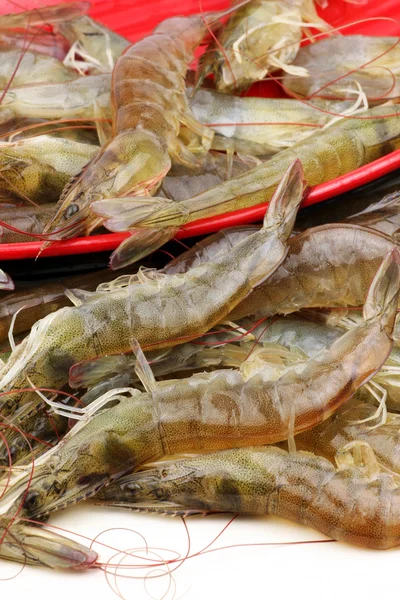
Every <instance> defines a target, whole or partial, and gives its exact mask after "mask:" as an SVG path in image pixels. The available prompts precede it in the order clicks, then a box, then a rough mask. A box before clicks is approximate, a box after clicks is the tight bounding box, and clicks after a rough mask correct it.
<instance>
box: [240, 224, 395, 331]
mask: <svg viewBox="0 0 400 600" xmlns="http://www.w3.org/2000/svg"><path fill="white" fill-rule="evenodd" d="M395 246H396V244H395V242H394V240H393V239H392V238H390V237H389V236H385V235H384V234H383V233H380V232H378V231H373V230H372V229H368V228H364V227H360V226H359V225H347V224H344V223H343V224H340V223H339V224H332V225H321V226H320V227H314V228H312V229H308V230H306V231H304V232H303V233H301V234H299V235H296V236H294V237H293V238H291V239H290V240H289V254H288V256H287V258H286V260H285V262H284V264H283V265H282V266H281V267H280V268H279V269H277V271H276V273H275V274H274V275H273V276H272V277H271V279H270V281H269V282H268V286H267V285H265V286H261V287H260V289H259V290H254V292H253V293H252V294H251V295H250V296H249V297H248V298H247V299H246V302H243V303H242V304H240V305H238V306H237V307H236V308H235V309H234V310H233V311H232V313H231V314H230V315H229V319H231V320H236V319H240V318H242V317H244V316H248V315H254V316H255V318H261V317H263V316H271V315H273V314H276V313H281V314H288V313H291V312H295V311H296V310H300V309H301V308H309V307H336V306H346V307H347V306H357V307H358V306H360V305H361V304H362V299H363V297H365V293H366V290H367V289H368V287H369V285H370V283H371V281H372V278H373V276H374V272H375V271H376V269H377V265H378V264H379V263H380V261H381V260H382V258H383V257H384V256H385V255H386V253H387V252H388V251H389V250H390V249H391V248H393V247H395Z"/></svg>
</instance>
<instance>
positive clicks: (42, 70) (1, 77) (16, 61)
mask: <svg viewBox="0 0 400 600" xmlns="http://www.w3.org/2000/svg"><path fill="white" fill-rule="evenodd" d="M17 67H18V68H17ZM76 77H77V74H76V72H75V71H73V70H72V69H69V68H68V67H65V66H64V65H63V63H62V62H61V61H59V60H57V59H56V58H53V57H52V56H48V55H45V54H36V53H34V52H29V51H27V52H23V55H22V58H21V50H1V51H0V87H1V88H5V87H6V86H7V85H9V83H10V80H11V78H12V80H11V89H12V88H13V86H15V85H26V84H29V83H35V84H37V83H38V82H39V81H41V82H49V83H50V82H51V83H60V82H64V81H69V80H71V79H76Z"/></svg>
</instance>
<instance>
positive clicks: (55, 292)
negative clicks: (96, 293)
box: [0, 269, 114, 341]
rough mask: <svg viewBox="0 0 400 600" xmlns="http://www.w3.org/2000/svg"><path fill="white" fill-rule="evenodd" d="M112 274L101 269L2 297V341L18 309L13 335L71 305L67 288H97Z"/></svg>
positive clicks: (5, 337)
mask: <svg viewBox="0 0 400 600" xmlns="http://www.w3.org/2000/svg"><path fill="white" fill-rule="evenodd" d="M113 276H114V274H113V273H112V271H110V270H108V269H102V270H101V271H95V272H93V273H85V274H81V275H75V276H73V277H67V278H65V279H61V280H60V281H51V282H48V283H43V284H42V285H39V286H36V287H34V288H32V289H28V290H21V291H19V292H15V293H13V294H8V295H7V296H3V298H2V299H1V305H0V341H3V340H5V339H7V336H8V333H9V330H10V325H11V322H12V321H13V317H14V315H16V313H17V312H18V311H21V312H18V317H17V318H16V319H15V320H14V321H13V327H12V332H13V334H18V333H22V332H24V331H28V330H29V329H30V328H31V327H32V325H33V324H34V323H35V322H36V321H38V320H39V319H43V317H46V316H47V315H49V314H50V313H52V312H54V311H56V310H58V309H59V308H62V307H64V306H70V305H71V300H70V299H69V298H68V295H66V293H65V292H66V290H67V289H69V288H73V287H77V286H79V288H80V289H83V290H95V288H96V286H97V285H99V283H103V282H106V281H109V280H110V279H111V278H112V277H113ZM21 309H23V310H21Z"/></svg>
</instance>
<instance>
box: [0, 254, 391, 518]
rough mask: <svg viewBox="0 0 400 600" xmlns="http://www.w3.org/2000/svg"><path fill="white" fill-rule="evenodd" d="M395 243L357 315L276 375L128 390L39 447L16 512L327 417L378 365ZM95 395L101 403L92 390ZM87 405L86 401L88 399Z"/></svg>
mask: <svg viewBox="0 0 400 600" xmlns="http://www.w3.org/2000/svg"><path fill="white" fill-rule="evenodd" d="M398 261H399V258H398V256H397V251H395V252H393V253H390V254H389V255H388V256H387V258H386V259H385V260H384V261H383V263H382V265H381V267H380V269H379V271H378V273H377V276H376V278H375V280H374V283H373V284H372V286H371V289H370V292H369V294H368V297H367V300H366V303H365V310H364V318H365V322H364V323H363V324H361V325H360V326H358V327H355V328H354V329H352V330H351V331H349V332H347V333H345V334H344V335H343V336H342V337H340V338H339V339H338V340H337V341H336V342H335V343H334V344H333V345H332V346H331V348H330V349H329V350H325V351H323V352H321V353H320V354H318V355H317V356H316V357H314V358H313V359H311V360H309V361H307V362H306V363H305V364H304V365H302V366H301V369H300V370H299V371H297V370H296V368H291V369H288V370H287V371H285V372H284V373H283V375H282V376H281V377H280V378H279V379H278V380H276V381H271V379H270V371H269V369H268V370H267V372H263V370H262V369H261V370H258V371H256V372H255V373H252V374H251V375H250V376H248V377H247V376H244V375H243V374H242V373H240V372H238V371H234V370H224V371H214V372H212V373H203V374H197V375H193V376H192V377H190V378H188V379H182V380H175V381H174V380H172V381H166V382H162V383H159V384H156V385H149V382H148V381H147V382H146V383H145V385H146V387H147V389H148V391H147V392H145V393H141V392H139V391H138V390H131V391H130V393H131V396H133V397H132V398H131V399H130V400H129V399H126V398H123V396H122V394H121V392H126V391H127V390H126V389H125V390H116V391H115V392H110V393H106V394H105V398H106V399H107V400H110V399H111V400H114V401H115V400H120V402H119V404H118V405H117V406H114V407H112V408H110V409H108V410H105V411H102V412H100V413H99V414H97V415H95V416H93V417H90V418H89V420H86V421H85V420H83V421H82V422H81V423H79V424H77V425H75V427H74V428H73V429H71V431H70V432H69V433H68V434H67V436H66V438H64V440H63V442H62V443H61V444H60V445H59V446H58V447H55V448H52V449H51V450H49V451H48V452H47V453H46V454H44V455H42V456H41V457H40V459H39V460H38V461H37V463H36V468H35V472H34V475H33V479H32V482H31V484H30V487H29V492H28V493H27V494H26V496H23V498H24V514H25V516H30V517H33V518H43V517H44V516H45V515H47V514H48V513H49V512H51V511H54V510H57V509H59V508H62V507H65V506H67V505H68V504H71V503H74V502H77V501H79V500H81V499H84V498H85V497H89V496H90V495H92V494H94V493H95V492H96V491H98V490H99V489H101V487H103V486H104V485H105V484H108V483H109V482H110V481H111V480H112V479H113V478H115V477H116V476H118V475H122V474H123V473H124V472H126V471H127V470H130V469H133V468H136V467H138V466H139V465H140V464H143V463H144V462H149V461H152V460H157V459H159V458H160V457H162V456H164V455H171V454H175V453H179V452H195V451H198V450H220V449H225V448H227V447H242V446H251V445H259V444H266V443H274V442H277V441H281V440H284V439H287V438H288V436H290V435H292V434H293V433H298V432H300V431H303V430H304V429H307V428H309V427H313V426H314V425H316V424H317V423H320V422H321V421H323V420H325V419H327V418H328V417H329V416H330V415H331V414H332V413H333V412H334V411H335V410H336V409H338V408H339V407H340V406H341V405H342V404H344V403H345V402H346V401H347V400H349V399H350V398H351V397H352V395H353V394H354V393H355V391H356V390H357V388H358V387H360V386H361V385H363V384H364V383H365V382H366V381H367V380H368V379H369V378H371V377H373V375H374V374H375V373H376V372H377V370H379V368H380V367H381V365H382V363H383V362H384V361H385V359H386V357H387V355H388V354H389V352H390V350H391V347H392V340H391V337H390V335H391V331H392V329H393V324H394V317H395V314H396V309H397V300H398V298H397V297H398V294H399V290H400V266H399V262H398ZM96 402H100V403H101V404H100V405H103V400H102V399H101V398H100V399H98V400H97V401H96ZM89 409H90V407H89ZM28 478H29V474H28V475H24V474H22V476H20V477H19V478H18V476H17V480H14V482H13V483H12V485H11V486H10V487H9V488H8V490H7V491H6V493H5V494H4V497H3V499H2V500H1V501H0V511H1V512H0V514H2V515H3V516H4V517H6V515H7V514H10V512H9V511H12V510H14V511H15V506H18V505H19V502H20V501H21V499H22V496H21V494H24V493H25V486H26V483H27V480H28Z"/></svg>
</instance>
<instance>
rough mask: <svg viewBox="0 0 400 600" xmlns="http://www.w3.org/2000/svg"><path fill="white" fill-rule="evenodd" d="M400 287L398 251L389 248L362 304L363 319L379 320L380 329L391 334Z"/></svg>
mask: <svg viewBox="0 0 400 600" xmlns="http://www.w3.org/2000/svg"><path fill="white" fill-rule="evenodd" d="M399 289H400V252H399V250H398V249H397V248H394V249H393V250H391V251H390V252H389V253H388V254H387V255H386V257H385V259H384V260H383V261H382V264H381V266H380V267H379V269H378V271H377V273H376V275H375V277H374V280H373V282H372V284H371V287H370V289H369V291H368V296H367V299H366V301H365V304H364V312H363V314H364V320H365V321H369V320H372V319H374V320H379V321H380V323H381V328H382V330H385V331H386V332H387V333H388V335H391V334H392V331H393V327H394V323H395V319H396V314H397V305H398V296H399Z"/></svg>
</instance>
